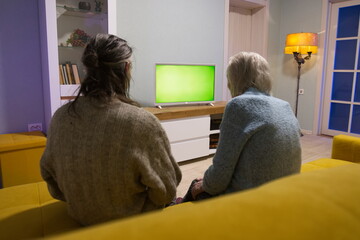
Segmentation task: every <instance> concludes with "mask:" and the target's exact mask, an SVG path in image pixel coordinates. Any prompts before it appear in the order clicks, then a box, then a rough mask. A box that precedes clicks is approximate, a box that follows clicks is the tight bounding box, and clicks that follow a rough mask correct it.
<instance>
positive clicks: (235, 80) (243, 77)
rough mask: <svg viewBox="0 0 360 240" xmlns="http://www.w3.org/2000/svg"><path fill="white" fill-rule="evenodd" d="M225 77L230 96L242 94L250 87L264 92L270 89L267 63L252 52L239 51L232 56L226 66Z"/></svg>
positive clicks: (267, 92) (268, 92)
mask: <svg viewBox="0 0 360 240" xmlns="http://www.w3.org/2000/svg"><path fill="white" fill-rule="evenodd" d="M227 79H228V87H229V90H230V92H231V96H232V97H236V96H238V95H241V94H243V93H244V92H245V91H246V90H247V89H248V88H250V87H253V88H256V89H258V90H259V91H261V92H264V93H266V94H270V91H271V76H270V70H269V64H268V62H267V61H266V60H265V58H263V57H262V56H260V55H259V54H257V53H254V52H239V53H238V54H236V55H234V56H232V57H231V58H230V61H229V66H228V68H227Z"/></svg>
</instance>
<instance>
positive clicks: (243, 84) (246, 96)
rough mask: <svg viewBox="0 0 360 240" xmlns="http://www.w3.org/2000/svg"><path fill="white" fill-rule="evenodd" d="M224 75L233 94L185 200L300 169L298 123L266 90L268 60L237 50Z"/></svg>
mask: <svg viewBox="0 0 360 240" xmlns="http://www.w3.org/2000/svg"><path fill="white" fill-rule="evenodd" d="M227 78H228V88H229V90H230V93H231V95H232V97H233V98H232V99H231V100H230V101H229V102H228V103H227V105H226V108H225V112H224V116H223V119H222V122H221V126H220V139H219V143H218V147H217V150H216V153H215V156H214V158H213V164H212V165H211V166H210V167H209V168H208V169H207V170H206V172H205V174H204V176H203V178H199V179H196V180H194V181H193V182H192V184H191V186H190V188H189V190H188V192H187V194H186V195H185V197H184V198H183V200H182V201H183V202H186V201H193V200H200V199H205V198H209V197H213V196H218V195H222V194H227V193H232V192H237V191H242V190H246V189H249V188H254V187H257V186H259V185H261V184H264V183H266V182H269V181H271V180H274V179H277V178H281V177H284V176H287V175H290V174H294V173H298V172H299V171H300V165H301V145H300V128H299V123H298V121H297V119H296V117H295V116H294V113H293V111H292V109H291V107H290V105H289V103H287V102H285V101H283V100H280V99H278V98H275V97H272V96H270V91H271V77H270V72H269V65H268V62H267V61H266V60H265V59H264V58H263V57H261V56H260V55H259V54H257V53H253V52H240V53H238V54H236V55H235V56H233V57H231V58H230V62H229V66H228V68H227Z"/></svg>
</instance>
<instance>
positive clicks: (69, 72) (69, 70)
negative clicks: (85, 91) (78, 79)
mask: <svg viewBox="0 0 360 240" xmlns="http://www.w3.org/2000/svg"><path fill="white" fill-rule="evenodd" d="M65 66H66V73H67V75H68V79H69V84H75V80H74V74H73V72H72V67H71V63H70V62H66V63H65Z"/></svg>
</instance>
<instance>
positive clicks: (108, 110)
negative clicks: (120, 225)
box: [41, 97, 181, 225]
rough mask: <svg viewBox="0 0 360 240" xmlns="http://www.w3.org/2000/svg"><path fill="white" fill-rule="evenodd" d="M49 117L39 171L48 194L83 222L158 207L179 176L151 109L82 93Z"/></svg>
mask: <svg viewBox="0 0 360 240" xmlns="http://www.w3.org/2000/svg"><path fill="white" fill-rule="evenodd" d="M75 107H76V108H75V110H76V114H74V113H71V114H69V111H68V108H69V104H66V105H64V106H62V107H61V108H59V109H58V110H57V111H56V113H55V114H54V116H53V118H52V120H51V126H50V130H49V132H48V138H47V139H48V140H47V145H46V149H45V152H44V154H43V156H42V159H41V173H42V176H43V178H44V180H45V181H46V182H47V184H48V188H49V191H50V193H51V195H52V196H53V197H54V198H56V199H60V200H63V201H65V202H66V203H67V207H68V211H69V214H70V215H71V216H72V217H73V218H74V219H75V220H77V221H78V222H80V223H81V224H83V225H90V224H94V223H99V222H104V221H107V220H111V219H115V218H121V217H126V216H131V215H134V214H138V213H141V212H146V211H150V210H154V209H160V208H162V207H164V205H165V204H167V203H169V202H171V201H172V199H173V198H174V197H175V196H176V187H177V186H178V184H179V182H180V180H181V172H180V169H179V167H178V164H177V163H176V162H175V161H174V158H173V156H172V155H171V151H170V145H169V141H168V138H167V136H166V133H165V132H164V130H163V128H162V127H161V125H160V122H159V121H158V119H157V118H156V117H155V116H154V115H152V114H151V113H149V112H147V111H145V110H143V109H141V108H138V107H135V106H132V105H129V104H126V103H122V102H120V101H115V102H113V103H112V104H111V105H110V106H106V107H105V106H101V105H99V104H96V103H94V102H93V101H90V100H89V99H87V98H86V97H80V98H79V99H78V101H77V103H76V105H75Z"/></svg>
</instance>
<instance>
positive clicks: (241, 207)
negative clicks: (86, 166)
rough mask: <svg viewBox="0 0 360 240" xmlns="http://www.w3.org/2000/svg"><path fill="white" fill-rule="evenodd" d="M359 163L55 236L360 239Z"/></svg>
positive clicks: (87, 237)
mask: <svg viewBox="0 0 360 240" xmlns="http://www.w3.org/2000/svg"><path fill="white" fill-rule="evenodd" d="M359 186H360V165H358V164H351V165H345V166H339V167H336V168H330V169H326V170H324V171H312V172H307V173H302V174H297V175H294V176H290V177H287V178H283V179H279V180H276V181H273V182H270V183H268V184H266V185H263V186H261V187H259V188H256V189H253V190H249V191H245V192H241V193H236V194H231V195H227V196H223V197H219V198H216V199H211V200H207V201H203V202H200V203H195V204H188V205H183V206H181V205H179V206H177V207H174V208H173V209H169V211H163V212H154V213H149V214H146V215H142V216H137V217H132V218H129V219H125V220H118V221H113V222H110V223H107V224H102V225H98V226H93V227H90V228H85V229H82V230H79V231H75V232H74V233H68V234H62V235H58V236H55V237H53V238H51V239H61V240H66V239H127V240H128V239H186V238H189V239H292V240H297V239H299V240H300V239H301V240H303V239H310V240H311V239H314V240H315V239H316V240H318V239H327V240H330V239H358V238H359V236H360V227H359V226H360V204H359V202H360V188H359Z"/></svg>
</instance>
